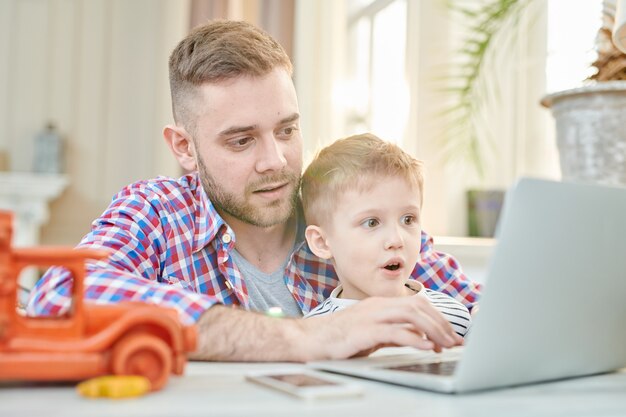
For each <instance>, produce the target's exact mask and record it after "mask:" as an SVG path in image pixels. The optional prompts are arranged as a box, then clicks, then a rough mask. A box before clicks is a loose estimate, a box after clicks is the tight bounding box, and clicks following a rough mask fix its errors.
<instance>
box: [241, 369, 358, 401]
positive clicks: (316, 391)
mask: <svg viewBox="0 0 626 417" xmlns="http://www.w3.org/2000/svg"><path fill="white" fill-rule="evenodd" d="M246 379H247V380H248V381H252V382H256V383H257V384H261V385H265V386H266V387H270V388H274V389H277V390H279V391H283V392H286V393H287V394H291V395H294V396H296V397H299V398H304V399H316V398H331V397H352V396H358V395H362V394H363V388H362V387H361V386H360V385H358V384H355V383H352V382H346V381H345V380H342V379H339V378H335V377H333V376H330V375H327V374H324V373H322V372H315V371H309V370H306V371H303V370H285V371H273V372H271V373H270V372H263V373H251V374H248V375H246Z"/></svg>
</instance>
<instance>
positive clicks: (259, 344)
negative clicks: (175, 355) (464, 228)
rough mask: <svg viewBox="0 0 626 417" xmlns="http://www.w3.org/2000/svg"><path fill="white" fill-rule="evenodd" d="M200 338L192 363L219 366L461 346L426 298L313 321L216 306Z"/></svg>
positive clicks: (360, 306)
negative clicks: (380, 349) (389, 349)
mask: <svg viewBox="0 0 626 417" xmlns="http://www.w3.org/2000/svg"><path fill="white" fill-rule="evenodd" d="M198 335H199V336H198V337H199V340H198V342H199V346H198V349H197V351H196V352H195V353H194V354H193V355H192V356H191V357H192V359H198V360H215V361H293V362H307V361H312V360H322V359H342V358H348V357H351V356H354V355H357V354H359V353H360V352H364V351H368V350H373V349H375V348H377V347H379V346H413V347H416V348H419V349H427V350H428V349H438V348H439V347H452V346H456V345H459V344H461V343H462V338H461V337H460V336H458V335H457V334H456V333H454V330H453V329H452V327H451V326H450V324H449V323H448V322H447V321H446V320H445V318H443V316H442V315H441V314H440V313H439V312H438V311H437V310H436V309H435V308H434V307H433V306H432V305H431V304H430V303H429V302H428V300H426V299H425V298H423V297H400V298H368V299H366V300H363V301H361V302H359V303H357V304H356V305H354V306H352V307H349V308H347V309H345V310H342V311H340V312H337V313H335V314H331V315H326V316H321V317H313V318H310V319H278V318H272V317H267V316H264V315H262V314H258V313H252V312H248V311H243V310H240V309H235V308H229V307H224V306H214V307H212V308H210V309H209V310H207V311H206V312H205V313H204V314H203V315H202V316H201V317H200V320H199V321H198Z"/></svg>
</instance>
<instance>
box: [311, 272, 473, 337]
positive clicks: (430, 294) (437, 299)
mask: <svg viewBox="0 0 626 417" xmlns="http://www.w3.org/2000/svg"><path fill="white" fill-rule="evenodd" d="M404 285H405V286H406V287H408V288H410V289H411V290H413V291H415V295H414V297H426V298H427V299H428V301H430V302H431V304H432V305H433V306H434V307H435V308H436V309H437V310H439V311H440V312H441V314H443V316H444V317H445V318H446V319H447V320H448V322H449V323H450V324H451V325H452V328H453V329H454V331H455V332H456V333H457V334H458V335H460V336H465V335H466V334H467V332H468V331H469V328H470V326H471V323H472V317H471V315H470V313H469V311H468V310H467V307H465V306H464V305H463V304H461V303H460V302H458V301H457V300H455V299H454V298H452V297H450V296H449V295H446V294H444V293H441V292H438V291H433V290H429V289H428V288H424V286H423V285H422V284H421V283H420V282H418V281H415V280H409V281H407V282H406V284H404ZM342 291H343V288H342V286H341V284H340V285H339V286H338V287H337V288H335V289H334V290H333V292H331V293H330V297H328V298H327V299H326V300H324V302H323V303H322V304H320V305H318V306H317V307H315V308H314V309H313V310H311V311H310V312H309V313H308V314H306V315H305V316H304V318H309V317H315V316H322V315H325V314H331V313H334V312H336V311H339V310H343V309H344V308H346V307H349V306H351V305H354V304H356V303H358V302H359V301H360V300H351V299H346V298H339V296H340V295H341V292H342Z"/></svg>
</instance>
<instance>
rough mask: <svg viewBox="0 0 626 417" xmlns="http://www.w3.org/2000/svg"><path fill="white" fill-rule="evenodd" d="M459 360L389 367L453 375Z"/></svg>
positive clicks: (398, 369)
mask: <svg viewBox="0 0 626 417" xmlns="http://www.w3.org/2000/svg"><path fill="white" fill-rule="evenodd" d="M457 363H458V361H445V362H431V363H414V364H411V365H401V366H390V367H388V368H387V369H390V370H392V371H403V372H421V373H427V374H434V375H452V374H453V373H454V369H455V368H456V364H457Z"/></svg>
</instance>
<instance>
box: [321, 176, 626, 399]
mask: <svg viewBox="0 0 626 417" xmlns="http://www.w3.org/2000/svg"><path fill="white" fill-rule="evenodd" d="M496 235H497V245H496V247H495V249H494V252H493V255H492V257H491V259H490V263H489V265H488V272H487V278H486V283H485V287H484V291H483V295H482V297H481V299H480V311H479V312H478V313H477V314H476V316H475V317H474V319H473V325H472V328H471V331H470V334H469V335H468V336H466V339H465V346H463V347H461V348H454V349H451V350H447V351H444V352H443V353H441V354H436V353H433V352H420V351H417V350H415V349H409V348H401V349H399V348H394V349H392V350H391V351H389V350H387V351H386V352H385V349H383V350H382V351H381V352H380V354H378V355H376V354H375V355H372V356H370V357H366V358H356V359H348V360H335V361H320V362H311V363H309V366H311V367H313V368H316V369H320V370H326V371H331V372H335V373H340V374H346V375H352V376H358V377H363V378H368V379H373V380H378V381H385V382H390V383H395V384H399V385H404V386H409V387H415V388H422V389H427V390H432V391H438V392H445V393H464V392H470V391H477V390H485V389H492V388H502V387H507V386H514V385H521V384H529V383H536V382H542V381H551V380H558V379H564V378H572V377H580V376H584V375H591V374H598V373H604V372H610V371H613V370H616V369H619V368H622V367H624V366H626V323H625V320H626V188H612V187H605V186H597V185H582V184H574V183H566V182H554V181H546V180H539V179H530V178H523V179H521V180H519V181H518V182H517V183H516V185H515V186H513V187H512V188H511V190H509V191H508V193H507V195H506V198H505V202H504V207H503V211H502V215H501V216H500V221H499V224H498V230H497V232H496ZM389 352H391V353H389Z"/></svg>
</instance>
